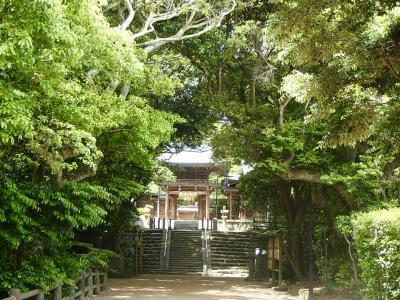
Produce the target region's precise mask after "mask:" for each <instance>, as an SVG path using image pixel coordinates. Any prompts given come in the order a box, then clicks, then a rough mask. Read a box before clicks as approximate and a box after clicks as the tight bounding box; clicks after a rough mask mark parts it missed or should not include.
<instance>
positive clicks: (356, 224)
mask: <svg viewBox="0 0 400 300" xmlns="http://www.w3.org/2000/svg"><path fill="white" fill-rule="evenodd" d="M352 227H353V238H354V242H353V245H354V247H355V249H356V251H357V257H358V267H359V269H360V286H361V292H362V294H363V299H400V208H392V209H388V210H378V211H372V212H369V213H359V214H355V215H354V216H353V218H352Z"/></svg>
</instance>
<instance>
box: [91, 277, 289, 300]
mask: <svg viewBox="0 0 400 300" xmlns="http://www.w3.org/2000/svg"><path fill="white" fill-rule="evenodd" d="M109 286H110V290H109V291H108V292H107V293H105V294H102V295H101V296H99V297H96V298H97V299H98V300H128V299H138V300H144V299H146V300H152V299H157V300H170V299H171V300H172V299H185V300H186V299H187V300H195V299H196V300H198V299H207V300H259V299H260V300H261V299H263V300H292V299H293V300H294V299H296V298H295V297H290V296H288V295H287V294H286V293H283V292H275V291H273V290H272V289H268V288H265V287H264V286H263V283H258V282H246V281H244V280H242V279H220V278H216V279H210V278H206V277H201V276H172V275H144V276H141V277H137V278H131V279H110V282H109Z"/></svg>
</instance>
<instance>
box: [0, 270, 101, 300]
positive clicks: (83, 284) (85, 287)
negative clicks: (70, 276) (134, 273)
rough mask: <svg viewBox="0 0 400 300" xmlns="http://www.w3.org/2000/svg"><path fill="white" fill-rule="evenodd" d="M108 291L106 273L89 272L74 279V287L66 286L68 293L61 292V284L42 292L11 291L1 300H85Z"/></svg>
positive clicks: (37, 290) (38, 290) (36, 290)
mask: <svg viewBox="0 0 400 300" xmlns="http://www.w3.org/2000/svg"><path fill="white" fill-rule="evenodd" d="M107 289H108V276H107V273H103V272H98V271H95V272H92V271H91V270H90V271H89V272H86V273H82V274H81V276H80V277H79V278H77V279H76V286H68V292H66V291H65V289H64V290H63V284H59V285H57V286H56V287H55V288H53V289H50V290H48V291H47V292H44V291H42V290H40V289H35V290H31V291H28V292H26V293H21V291H20V290H19V289H11V290H10V293H9V294H10V297H8V298H4V299H1V300H25V299H31V298H34V299H35V300H44V299H45V295H46V299H51V300H85V299H87V298H91V297H93V295H97V294H100V293H101V292H103V291H106V290H107ZM63 292H66V294H68V295H66V296H63Z"/></svg>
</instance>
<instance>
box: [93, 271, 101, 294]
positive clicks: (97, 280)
mask: <svg viewBox="0 0 400 300" xmlns="http://www.w3.org/2000/svg"><path fill="white" fill-rule="evenodd" d="M95 272H96V273H95V274H94V285H95V286H96V290H95V293H96V294H100V292H101V289H100V276H99V271H98V270H95Z"/></svg>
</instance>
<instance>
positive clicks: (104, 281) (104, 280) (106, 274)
mask: <svg viewBox="0 0 400 300" xmlns="http://www.w3.org/2000/svg"><path fill="white" fill-rule="evenodd" d="M107 290H108V273H107V272H104V279H103V291H107Z"/></svg>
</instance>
